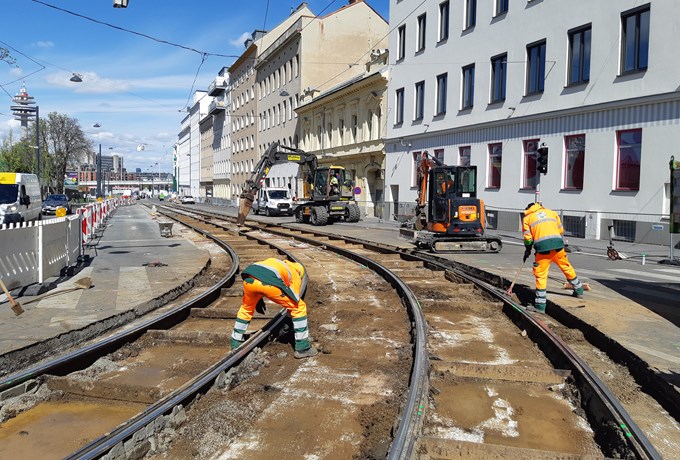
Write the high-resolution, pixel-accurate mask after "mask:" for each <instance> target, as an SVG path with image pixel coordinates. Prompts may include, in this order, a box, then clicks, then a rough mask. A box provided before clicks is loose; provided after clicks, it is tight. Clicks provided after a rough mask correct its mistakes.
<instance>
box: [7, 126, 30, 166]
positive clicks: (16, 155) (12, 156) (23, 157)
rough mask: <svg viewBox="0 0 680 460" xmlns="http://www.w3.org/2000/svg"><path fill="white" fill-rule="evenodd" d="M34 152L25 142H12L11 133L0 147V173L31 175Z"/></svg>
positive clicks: (12, 135) (12, 136)
mask: <svg viewBox="0 0 680 460" xmlns="http://www.w3.org/2000/svg"><path fill="white" fill-rule="evenodd" d="M34 166H35V150H34V148H33V146H32V145H29V144H28V143H27V142H26V141H25V140H23V141H20V142H15V141H14V134H13V132H12V131H10V132H9V135H8V136H7V137H5V138H4V139H3V140H2V145H1V146H0V171H6V172H20V173H32V172H33V171H34V170H35V168H34Z"/></svg>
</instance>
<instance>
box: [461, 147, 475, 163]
mask: <svg viewBox="0 0 680 460" xmlns="http://www.w3.org/2000/svg"><path fill="white" fill-rule="evenodd" d="M471 150H472V149H471V147H470V146H469V145H466V146H465V147H458V156H459V159H458V164H459V165H460V166H470V152H471Z"/></svg>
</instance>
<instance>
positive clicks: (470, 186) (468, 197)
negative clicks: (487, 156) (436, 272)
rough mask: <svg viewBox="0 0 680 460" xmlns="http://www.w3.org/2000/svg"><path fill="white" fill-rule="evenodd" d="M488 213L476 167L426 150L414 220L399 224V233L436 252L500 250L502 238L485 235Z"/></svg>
mask: <svg viewBox="0 0 680 460" xmlns="http://www.w3.org/2000/svg"><path fill="white" fill-rule="evenodd" d="M485 217H486V214H485V210H484V201H483V200H481V199H479V198H477V167H476V166H447V165H445V164H443V163H442V162H441V161H439V160H438V159H436V158H433V157H430V156H429V155H428V154H427V152H423V154H422V157H421V160H420V163H419V164H418V197H417V199H416V209H415V220H414V222H412V223H411V224H410V227H402V228H400V231H399V233H400V236H401V237H402V238H405V239H408V240H410V241H411V242H412V243H414V244H415V245H416V246H417V247H419V248H422V249H427V250H429V251H431V252H435V253H459V252H499V251H500V250H501V247H502V246H503V243H502V242H501V240H500V239H499V238H495V237H489V236H485V235H484V230H485V225H486V223H485Z"/></svg>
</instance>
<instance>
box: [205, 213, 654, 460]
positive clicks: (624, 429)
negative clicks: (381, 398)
mask: <svg viewBox="0 0 680 460" xmlns="http://www.w3.org/2000/svg"><path fill="white" fill-rule="evenodd" d="M192 213H194V214H204V215H210V216H219V217H220V218H222V219H224V220H231V219H234V218H233V217H232V216H225V215H220V214H217V213H210V212H207V211H204V210H200V211H192ZM255 222H257V221H255ZM245 225H246V226H249V227H251V228H253V229H257V230H264V231H268V232H270V233H274V234H278V235H280V236H286V237H290V238H294V239H299V240H303V241H305V242H307V243H309V244H313V245H316V246H326V247H330V248H332V249H333V250H337V251H338V252H340V253H348V254H350V253H349V251H346V250H344V249H342V248H339V247H337V246H333V245H330V244H328V243H327V242H323V243H322V242H318V241H314V240H312V239H309V238H305V237H303V236H301V235H291V234H290V233H288V232H285V231H279V230H276V228H277V227H279V228H284V229H288V230H293V231H300V232H304V233H309V234H312V235H314V236H315V237H317V236H323V237H327V238H335V239H338V240H342V241H348V242H351V243H355V244H361V245H363V246H364V247H367V248H370V249H373V250H376V251H378V252H384V251H390V252H394V253H397V254H401V255H403V256H408V257H411V258H412V259H415V260H420V261H422V262H423V263H424V264H426V265H427V264H432V265H434V266H436V267H438V268H439V269H443V270H449V271H451V272H453V273H454V274H455V275H458V276H460V277H462V278H464V279H466V280H467V281H468V282H470V283H473V284H475V285H476V286H478V287H479V288H481V289H482V290H484V291H485V292H487V293H488V294H489V295H491V296H492V297H494V298H496V299H497V300H499V301H501V302H503V304H504V306H505V308H504V311H505V313H506V315H508V317H510V319H511V320H513V322H514V323H515V324H517V325H518V326H519V327H528V328H529V335H530V336H531V339H532V340H533V341H534V342H536V343H537V344H538V345H539V347H540V348H541V350H542V351H543V352H544V353H545V354H546V356H547V357H548V359H549V360H550V361H551V362H552V363H553V365H556V366H562V367H563V368H566V369H569V370H571V371H572V373H573V375H574V381H575V383H576V385H577V387H578V389H579V391H580V393H581V395H582V398H581V400H582V404H585V405H586V407H587V408H588V409H589V410H586V414H587V415H588V418H589V420H590V421H591V424H592V425H593V426H594V427H602V428H601V429H598V431H596V439H597V440H598V443H599V444H600V446H601V447H602V448H603V450H604V453H605V455H610V456H620V455H622V454H623V455H625V454H626V453H627V454H630V455H633V456H635V457H636V458H641V459H661V458H662V457H661V455H660V454H659V453H658V451H657V450H656V449H655V448H654V446H653V445H652V444H651V442H650V441H649V440H648V439H647V437H646V436H645V434H644V433H643V432H642V430H641V429H640V428H639V426H638V425H637V424H636V423H635V421H634V420H633V419H632V417H631V416H630V414H628V412H627V411H626V410H625V408H624V407H623V405H622V404H621V403H620V402H619V400H618V398H616V396H615V395H614V394H613V393H612V392H611V391H610V390H609V389H608V388H607V386H606V385H605V384H604V383H603V382H602V381H601V380H600V379H599V377H597V374H596V373H595V372H594V371H593V370H592V369H591V368H590V367H589V366H588V365H587V364H586V363H585V362H584V361H583V360H582V359H580V358H579V357H578V355H577V354H576V353H575V352H574V351H573V350H571V348H570V347H569V346H568V345H567V344H566V343H565V342H564V341H563V340H562V339H561V338H560V337H559V336H558V335H556V334H555V333H554V332H553V331H552V330H551V329H550V327H549V326H548V325H547V324H545V323H544V322H543V321H540V320H537V319H536V318H534V316H532V315H531V314H529V313H527V312H526V311H525V310H524V309H523V308H522V307H521V306H519V305H517V304H516V303H515V302H513V301H512V300H511V299H510V298H508V296H507V295H506V294H505V293H504V292H503V291H502V290H500V289H499V288H497V287H496V286H493V285H491V284H489V283H488V282H486V281H485V280H483V279H482V278H481V277H480V276H479V274H474V273H469V272H467V271H465V270H464V269H463V268H461V266H460V264H457V263H455V262H451V261H447V262H448V263H446V262H442V259H440V258H437V257H436V256H433V255H431V254H428V253H423V252H421V251H415V250H405V249H404V248H399V247H395V246H390V245H388V244H377V243H375V242H372V241H367V240H361V239H358V238H353V237H346V236H343V235H337V234H328V233H325V232H320V231H316V230H312V229H310V230H302V229H300V228H299V226H292V225H286V224H283V225H281V224H267V223H262V222H257V225H255V224H245ZM272 227H274V228H272ZM354 256H356V257H362V256H358V255H354ZM362 258H363V257H362ZM355 260H356V259H355ZM366 265H369V263H366ZM371 265H372V264H371ZM375 265H378V266H380V265H379V264H377V263H375ZM454 265H456V266H457V268H456V267H454ZM380 267H381V266H380ZM383 269H384V270H386V271H388V272H389V270H387V269H385V268H384V267H383ZM397 279H398V278H397ZM399 282H400V280H399ZM407 289H408V288H407ZM409 291H410V290H409ZM413 299H415V301H416V305H417V299H416V298H415V296H414V297H413ZM416 310H418V311H419V308H418V309H416ZM421 316H422V313H421ZM424 321H425V320H424V318H423V323H424ZM416 327H418V325H417V324H416ZM426 327H427V326H426V325H425V324H424V325H423V326H422V329H423V330H425V329H426ZM423 343H424V341H423ZM417 344H418V341H416V347H417ZM425 354H427V351H426V349H425ZM415 361H416V357H415V356H414V368H413V369H412V374H411V381H412V384H413V382H418V380H417V378H418V376H416V375H414V372H415ZM418 372H422V369H418ZM416 385H417V386H418V389H422V388H427V386H428V383H423V384H420V382H418V383H416ZM416 392H417V390H416V389H414V393H416ZM409 393H410V391H409ZM426 397H427V394H424V395H420V397H418V396H416V395H415V394H413V395H411V394H409V401H408V404H407V410H411V411H412V410H413V408H414V406H415V401H418V400H420V401H423V402H425V399H423V398H426ZM420 409H422V406H420ZM421 413H422V411H418V416H420V415H421ZM402 420H407V421H409V425H410V426H409V428H405V429H404V430H401V428H402V424H400V426H399V429H398V430H397V434H398V435H399V436H400V437H399V438H397V436H395V440H394V441H393V447H391V449H390V453H389V455H390V457H389V458H406V457H403V456H402V453H401V452H400V453H399V454H398V455H397V454H396V446H397V444H396V443H397V442H398V443H399V445H400V446H401V447H402V448H403V449H405V450H406V451H408V452H403V454H404V455H406V454H407V453H408V454H409V455H410V452H411V450H410V449H412V447H413V446H414V445H415V441H416V437H417V434H416V433H415V430H414V429H413V428H415V427H416V426H417V424H414V423H413V420H418V418H414V415H413V413H412V412H408V413H407V412H406V411H405V412H404V414H403V416H402ZM404 426H405V425H404ZM402 436H403V438H402ZM411 438H412V439H411ZM393 450H394V451H395V453H394V455H397V456H392V454H393ZM622 451H623V453H622Z"/></svg>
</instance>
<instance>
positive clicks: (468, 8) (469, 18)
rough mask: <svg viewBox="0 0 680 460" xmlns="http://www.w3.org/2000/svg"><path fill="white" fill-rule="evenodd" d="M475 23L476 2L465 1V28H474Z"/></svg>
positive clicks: (471, 0) (472, 0) (474, 0)
mask: <svg viewBox="0 0 680 460" xmlns="http://www.w3.org/2000/svg"><path fill="white" fill-rule="evenodd" d="M476 23H477V0H465V28H466V29H469V28H471V27H474V26H475V24H476Z"/></svg>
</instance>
